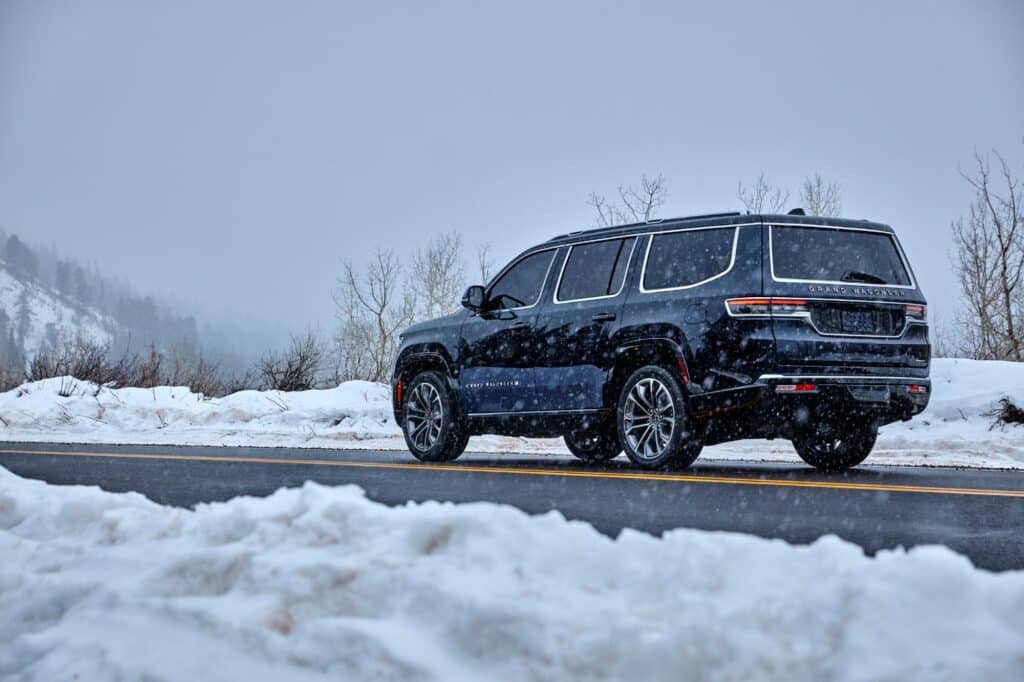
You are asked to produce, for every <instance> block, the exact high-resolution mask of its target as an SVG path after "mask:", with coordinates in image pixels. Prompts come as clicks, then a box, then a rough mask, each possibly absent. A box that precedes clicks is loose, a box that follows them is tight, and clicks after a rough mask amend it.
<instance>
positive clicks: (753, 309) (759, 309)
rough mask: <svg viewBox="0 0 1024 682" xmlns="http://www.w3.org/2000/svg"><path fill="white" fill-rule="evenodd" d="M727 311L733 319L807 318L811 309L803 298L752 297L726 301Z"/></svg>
mask: <svg viewBox="0 0 1024 682" xmlns="http://www.w3.org/2000/svg"><path fill="white" fill-rule="evenodd" d="M725 309H726V311H727V312H728V313H729V314H730V315H732V316H733V317H807V316H808V315H810V308H808V307H807V301H805V300H804V299H802V298H775V297H771V298H769V297H763V296H751V297H747V298H730V299H726V301H725Z"/></svg>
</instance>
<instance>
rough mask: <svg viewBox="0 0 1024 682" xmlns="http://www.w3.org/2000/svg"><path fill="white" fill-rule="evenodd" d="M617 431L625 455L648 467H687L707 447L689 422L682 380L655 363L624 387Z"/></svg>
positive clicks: (643, 368) (637, 372)
mask: <svg viewBox="0 0 1024 682" xmlns="http://www.w3.org/2000/svg"><path fill="white" fill-rule="evenodd" d="M618 430H619V440H620V441H621V442H622V446H623V449H624V450H625V451H626V456H627V457H629V459H630V460H631V461H632V462H633V463H634V464H636V465H637V466H641V467H643V468H645V469H668V468H685V467H688V466H690V465H691V464H693V461H694V460H695V459H697V456H698V455H700V451H701V449H702V448H703V447H704V443H703V439H702V438H701V437H700V434H698V433H697V432H696V431H695V429H694V427H693V424H692V422H691V421H690V418H689V414H688V411H687V409H686V398H685V397H684V396H683V387H682V383H681V382H680V381H679V380H678V379H677V378H676V377H675V375H673V374H672V373H670V372H669V371H667V370H665V369H663V368H662V367H658V366H655V365H649V366H647V367H641V368H640V369H638V370H637V371H635V372H633V374H632V376H630V377H629V379H628V380H627V381H626V385H625V386H623V387H622V393H621V395H620V398H619V409H618Z"/></svg>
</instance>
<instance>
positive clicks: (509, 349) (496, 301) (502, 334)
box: [457, 249, 556, 414]
mask: <svg viewBox="0 0 1024 682" xmlns="http://www.w3.org/2000/svg"><path fill="white" fill-rule="evenodd" d="M555 252H556V249H547V250H545V251H538V252H534V253H532V254H529V255H526V256H524V257H522V258H520V259H519V260H517V261H515V262H513V263H512V264H511V265H510V266H508V267H507V268H505V270H504V271H502V273H501V274H499V275H498V277H497V278H495V280H494V282H493V283H492V284H491V286H490V287H489V288H488V291H487V301H488V308H487V310H486V311H484V312H480V313H476V314H472V315H469V316H468V317H466V321H465V322H463V325H462V338H461V340H460V344H459V357H458V360H457V362H458V365H459V375H460V393H461V396H462V401H463V405H462V406H463V409H464V410H465V411H466V412H467V413H468V414H496V413H509V412H528V411H533V410H535V409H536V406H535V402H536V401H535V395H534V372H533V367H534V365H535V364H536V362H537V354H538V339H537V337H536V322H537V311H538V306H537V304H538V302H539V301H540V297H541V293H542V291H543V290H544V284H545V281H546V279H547V277H548V273H549V271H550V270H551V264H552V262H553V261H554V256H555Z"/></svg>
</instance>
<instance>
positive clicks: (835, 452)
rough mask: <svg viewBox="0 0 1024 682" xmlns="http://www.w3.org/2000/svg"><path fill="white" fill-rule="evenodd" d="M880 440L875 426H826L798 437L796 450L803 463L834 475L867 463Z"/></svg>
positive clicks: (796, 438) (794, 441)
mask: <svg viewBox="0 0 1024 682" xmlns="http://www.w3.org/2000/svg"><path fill="white" fill-rule="evenodd" d="M877 437H878V427H877V426H876V425H875V424H854V425H843V426H835V425H830V424H827V423H826V424H822V425H820V426H819V427H818V428H817V429H816V430H815V431H812V432H808V433H802V434H797V435H795V436H794V437H793V447H794V448H795V449H796V453H797V454H798V455H800V459H802V460H803V461H805V462H807V463H808V464H810V465H811V466H812V467H814V468H815V469H817V470H818V471H822V472H825V473H829V474H834V473H839V472H842V471H846V470H847V469H850V468H852V467H855V466H857V465H858V464H860V463H861V462H863V461H864V460H865V459H867V456H868V455H869V454H871V448H873V447H875V439H876V438H877Z"/></svg>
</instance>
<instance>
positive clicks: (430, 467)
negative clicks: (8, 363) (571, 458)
mask: <svg viewBox="0 0 1024 682" xmlns="http://www.w3.org/2000/svg"><path fill="white" fill-rule="evenodd" d="M0 454H5V455H49V456H56V457H105V458H110V459H127V460H131V459H136V460H172V461H185V462H225V463H237V462H242V463H246V464H297V465H307V466H327V467H342V468H354V469H402V470H419V471H451V472H462V473H477V474H513V475H518V476H561V477H569V478H611V479H620V480H636V481H663V482H675V483H717V484H723V485H753V486H768V487H781V488H824V489H833V490H861V491H870V492H893V493H929V494H936V495H975V496H985V497H1019V498H1024V490H1005V489H998V488H958V487H952V486H923V485H896V484H889V483H857V482H853V481H798V480H792V479H779V478H751V477H742V476H712V475H704V474H672V473H645V472H641V471H580V470H572V469H541V468H516V467H499V466H484V465H476V464H419V463H412V462H407V463H403V462H368V461H344V460H333V459H291V458H284V457H233V456H219V455H176V454H171V453H154V454H150V453H125V452H84V451H83V452H77V451H73V450H0Z"/></svg>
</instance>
